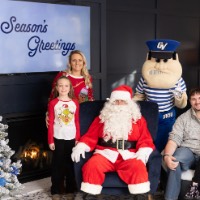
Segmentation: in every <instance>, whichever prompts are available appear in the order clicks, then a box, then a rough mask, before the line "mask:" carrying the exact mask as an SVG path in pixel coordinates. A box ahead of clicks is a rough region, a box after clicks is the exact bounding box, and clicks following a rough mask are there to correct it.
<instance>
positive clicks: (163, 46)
mask: <svg viewBox="0 0 200 200" xmlns="http://www.w3.org/2000/svg"><path fill="white" fill-rule="evenodd" d="M167 45H168V43H165V44H164V43H163V42H159V43H158V45H157V48H158V49H161V50H164V49H165V47H166V46H167Z"/></svg>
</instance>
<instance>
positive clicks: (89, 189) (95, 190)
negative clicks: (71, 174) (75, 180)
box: [81, 182, 102, 195]
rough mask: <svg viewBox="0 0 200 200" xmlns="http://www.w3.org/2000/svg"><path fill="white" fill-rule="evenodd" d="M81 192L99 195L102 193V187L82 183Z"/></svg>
mask: <svg viewBox="0 0 200 200" xmlns="http://www.w3.org/2000/svg"><path fill="white" fill-rule="evenodd" d="M81 190H82V191H83V192H86V193H89V194H94V195H97V194H100V193H101V190H102V186H101V185H94V184H90V183H85V182H82V183H81Z"/></svg>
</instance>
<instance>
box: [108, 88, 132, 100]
mask: <svg viewBox="0 0 200 200" xmlns="http://www.w3.org/2000/svg"><path fill="white" fill-rule="evenodd" d="M132 98H133V90H132V88H131V87H129V86H128V85H121V86H119V87H117V88H115V89H114V90H113V91H112V93H111V95H110V101H115V100H125V101H127V100H131V99H132Z"/></svg>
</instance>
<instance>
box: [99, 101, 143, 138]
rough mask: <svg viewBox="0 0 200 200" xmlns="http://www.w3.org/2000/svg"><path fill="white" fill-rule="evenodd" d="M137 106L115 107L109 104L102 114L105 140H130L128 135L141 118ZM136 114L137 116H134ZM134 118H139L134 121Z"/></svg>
mask: <svg viewBox="0 0 200 200" xmlns="http://www.w3.org/2000/svg"><path fill="white" fill-rule="evenodd" d="M134 104H135V103H134ZM136 106H137V105H136V104H135V105H132V102H131V105H130V104H127V105H113V104H111V103H110V102H108V103H107V104H106V105H105V107H104V108H103V110H102V111H101V114H100V119H101V122H104V134H103V137H104V140H105V141H108V140H110V139H112V141H113V142H115V141H116V140H117V139H124V140H128V135H129V133H130V131H131V130H132V124H133V122H134V121H137V120H138V119H139V118H140V117H141V113H140V111H139V108H138V106H137V107H136ZM133 113H135V115H134V114H133ZM134 117H135V118H137V117H138V118H137V119H135V120H134Z"/></svg>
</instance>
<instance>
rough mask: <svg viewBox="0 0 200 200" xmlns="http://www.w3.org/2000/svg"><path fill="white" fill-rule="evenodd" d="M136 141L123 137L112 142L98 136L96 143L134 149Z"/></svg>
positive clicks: (121, 148)
mask: <svg viewBox="0 0 200 200" xmlns="http://www.w3.org/2000/svg"><path fill="white" fill-rule="evenodd" d="M136 143H137V142H136V141H127V140H123V139H118V140H116V142H112V140H108V141H107V142H106V141H105V140H104V139H103V138H99V140H98V145H100V146H103V147H112V148H117V149H119V150H125V149H135V148H136Z"/></svg>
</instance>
